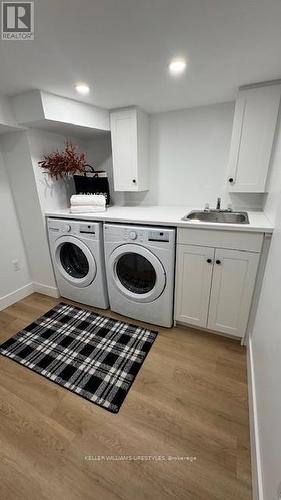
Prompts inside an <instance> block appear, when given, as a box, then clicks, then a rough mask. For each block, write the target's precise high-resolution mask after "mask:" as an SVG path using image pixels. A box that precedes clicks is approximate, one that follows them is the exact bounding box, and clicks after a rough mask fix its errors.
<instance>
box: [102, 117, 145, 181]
mask: <svg viewBox="0 0 281 500" xmlns="http://www.w3.org/2000/svg"><path fill="white" fill-rule="evenodd" d="M110 125H111V142H112V161H113V177H114V189H115V191H146V190H148V141H149V118H148V115H147V114H146V113H144V112H143V111H141V110H139V109H137V108H127V109H122V110H117V111H112V112H111V114H110Z"/></svg>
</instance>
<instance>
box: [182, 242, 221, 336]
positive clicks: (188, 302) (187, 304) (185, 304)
mask: <svg viewBox="0 0 281 500" xmlns="http://www.w3.org/2000/svg"><path fill="white" fill-rule="evenodd" d="M214 254H215V250H214V248H208V247H200V246H195V245H178V252H177V269H178V272H177V276H178V280H177V298H176V300H177V320H178V321H182V322H185V323H189V324H190V325H196V326H202V327H206V324H207V320H208V308H209V300H210V288H211V283H212V273H213V265H212V263H213V260H214Z"/></svg>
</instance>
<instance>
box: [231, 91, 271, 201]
mask: <svg viewBox="0 0 281 500" xmlns="http://www.w3.org/2000/svg"><path fill="white" fill-rule="evenodd" d="M280 93H281V86H280V85H268V86H265V87H256V88H250V89H244V90H240V91H239V95H238V98H237V101H236V106H235V114H234V122H233V131H232V140H231V148H230V157H229V171H228V179H227V184H228V188H229V191H231V192H256V193H262V192H264V191H265V186H266V178H267V173H268V167H269V163H270V157H271V151H272V145H273V139H274V133H275V128H276V123H277V116H278V109H279V103H280Z"/></svg>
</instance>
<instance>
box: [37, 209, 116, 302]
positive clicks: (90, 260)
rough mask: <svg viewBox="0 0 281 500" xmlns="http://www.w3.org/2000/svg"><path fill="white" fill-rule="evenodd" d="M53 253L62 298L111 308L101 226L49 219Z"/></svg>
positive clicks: (50, 241) (97, 223) (96, 223)
mask: <svg viewBox="0 0 281 500" xmlns="http://www.w3.org/2000/svg"><path fill="white" fill-rule="evenodd" d="M47 224H48V235H49V243H50V251H51V256H52V262H53V267H54V272H55V276H56V280H57V285H58V288H59V291H60V294H61V295H62V297H66V298H67V299H71V300H74V301H76V302H81V304H86V305H89V306H94V307H98V308H101V309H107V308H108V307H109V302H108V293H107V285H106V276H105V262H104V248H103V231H102V223H100V222H88V221H82V220H81V221H79V220H69V219H56V218H48V223H47Z"/></svg>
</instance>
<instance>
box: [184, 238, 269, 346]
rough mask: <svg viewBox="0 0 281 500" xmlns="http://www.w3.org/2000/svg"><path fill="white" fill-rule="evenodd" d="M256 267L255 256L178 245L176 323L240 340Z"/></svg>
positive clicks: (229, 250)
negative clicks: (235, 337) (225, 334)
mask: <svg viewBox="0 0 281 500" xmlns="http://www.w3.org/2000/svg"><path fill="white" fill-rule="evenodd" d="M258 263H259V253H255V252H247V251H240V250H231V249H220V248H210V247H204V246H197V245H186V244H184V245H181V244H179V245H178V246H177V286H176V320H177V321H179V322H182V323H187V324H190V325H196V326H199V327H203V328H208V329H210V330H215V331H218V332H222V333H227V334H229V335H233V336H237V337H243V335H244V334H245V331H246V327H247V322H248V317H249V312H250V307H251V302H252V296H253V291H254V287H255V280H256V275H257V269H258Z"/></svg>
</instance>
